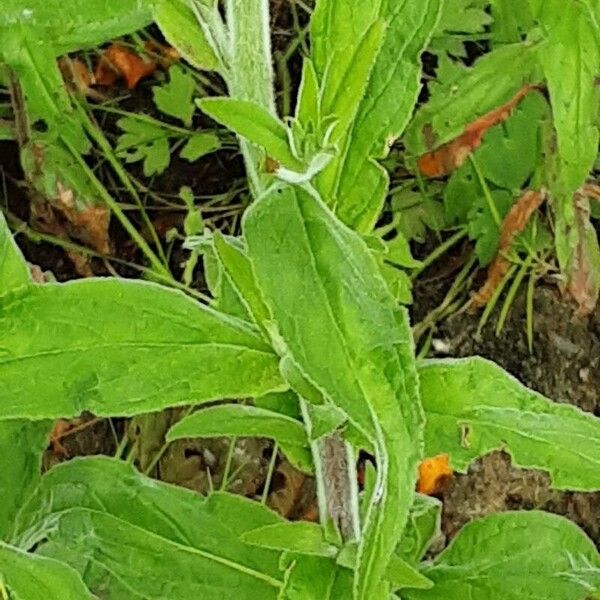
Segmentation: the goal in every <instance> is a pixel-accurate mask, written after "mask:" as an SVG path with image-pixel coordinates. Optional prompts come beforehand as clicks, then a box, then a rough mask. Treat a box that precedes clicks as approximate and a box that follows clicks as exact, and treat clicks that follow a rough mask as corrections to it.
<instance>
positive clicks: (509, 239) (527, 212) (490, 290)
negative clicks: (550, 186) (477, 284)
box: [471, 190, 546, 308]
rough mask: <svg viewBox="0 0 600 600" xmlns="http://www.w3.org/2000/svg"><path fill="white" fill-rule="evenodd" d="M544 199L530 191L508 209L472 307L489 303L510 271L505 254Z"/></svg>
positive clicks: (543, 194)
mask: <svg viewBox="0 0 600 600" xmlns="http://www.w3.org/2000/svg"><path fill="white" fill-rule="evenodd" d="M545 198H546V192H545V191H544V190H542V191H540V192H538V191H532V190H530V191H527V192H525V193H524V194H523V195H522V196H521V198H519V200H518V201H517V202H516V204H514V206H513V207H512V208H511V209H510V211H509V212H508V214H507V215H506V217H505V218H504V221H503V222H502V228H501V231H500V245H499V247H498V253H497V254H496V258H495V259H494V260H493V262H492V264H491V265H490V266H489V268H488V274H487V279H486V280H485V283H484V284H483V286H482V287H481V288H480V289H479V291H478V292H477V293H476V294H474V295H473V297H472V299H471V303H472V305H473V306H475V307H478V308H480V307H482V306H485V305H486V304H487V303H488V302H489V301H490V299H491V298H492V296H493V295H494V292H495V291H496V288H497V287H498V285H499V284H500V282H501V281H502V279H503V278H504V276H505V275H506V273H507V272H508V270H509V269H510V262H509V260H508V259H507V258H506V253H507V252H508V250H510V247H511V246H512V243H513V241H514V239H515V237H516V236H517V235H518V234H519V233H521V232H522V231H523V230H524V229H525V227H526V226H527V223H529V219H531V215H533V213H534V212H535V211H536V210H537V209H538V208H539V207H540V206H541V204H542V202H543V201H544V200H545Z"/></svg>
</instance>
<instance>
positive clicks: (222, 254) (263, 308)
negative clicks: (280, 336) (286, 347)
mask: <svg viewBox="0 0 600 600" xmlns="http://www.w3.org/2000/svg"><path fill="white" fill-rule="evenodd" d="M213 246H214V250H215V255H216V257H217V258H218V260H219V262H220V263H221V266H222V269H223V275H224V276H225V277H226V278H227V280H228V281H229V283H230V284H231V286H232V287H233V288H234V289H235V291H236V293H237V295H238V296H239V298H240V301H241V302H242V303H243V304H244V305H245V306H246V308H247V311H248V314H250V315H251V317H252V320H253V321H254V323H255V324H256V325H258V327H260V328H261V329H262V328H264V326H265V323H266V321H267V320H268V319H269V318H270V315H269V309H268V308H267V305H266V304H265V302H264V300H263V297H262V294H261V291H260V289H259V288H258V285H257V284H256V278H255V277H254V273H253V272H252V265H251V264H250V259H249V258H248V256H247V253H246V252H245V250H244V249H243V248H242V247H241V246H240V245H239V244H236V243H235V242H234V241H233V239H232V238H227V237H224V236H222V235H221V234H220V233H219V232H215V234H214V237H213Z"/></svg>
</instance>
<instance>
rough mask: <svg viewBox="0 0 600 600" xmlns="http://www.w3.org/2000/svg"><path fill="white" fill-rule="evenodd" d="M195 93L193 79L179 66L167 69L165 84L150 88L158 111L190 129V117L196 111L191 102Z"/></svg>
mask: <svg viewBox="0 0 600 600" xmlns="http://www.w3.org/2000/svg"><path fill="white" fill-rule="evenodd" d="M195 91H196V84H195V82H194V78H193V77H192V76H191V75H190V73H188V72H186V71H184V70H183V68H182V67H181V66H179V65H173V66H171V67H170V68H169V81H168V82H167V83H165V84H164V85H159V86H154V87H153V88H152V93H153V95H154V104H156V107H157V108H158V110H160V111H161V112H163V113H164V114H165V115H169V116H170V117H175V118H176V119H179V120H180V121H183V124H184V125H185V126H186V127H191V125H192V116H193V115H194V111H195V110H196V105H195V104H194V100H193V97H194V92H195Z"/></svg>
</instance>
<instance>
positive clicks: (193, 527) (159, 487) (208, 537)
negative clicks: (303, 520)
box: [18, 457, 283, 600]
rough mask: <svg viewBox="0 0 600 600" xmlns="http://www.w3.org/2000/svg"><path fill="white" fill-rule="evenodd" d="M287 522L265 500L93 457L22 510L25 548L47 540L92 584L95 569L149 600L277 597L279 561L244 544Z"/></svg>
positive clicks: (64, 471)
mask: <svg viewBox="0 0 600 600" xmlns="http://www.w3.org/2000/svg"><path fill="white" fill-rule="evenodd" d="M278 522H281V519H280V517H278V516H277V515H276V514H275V513H273V512H272V511H270V510H269V509H267V508H266V507H265V506H263V505H261V504H259V503H258V502H253V501H250V500H247V499H245V498H242V497H239V496H233V495H230V494H222V493H215V494H213V495H211V496H209V497H208V498H204V497H201V496H199V495H198V494H196V493H195V492H192V491H190V490H186V489H184V488H179V487H174V486H170V485H167V484H163V483H160V482H157V481H154V480H151V479H149V478H147V477H145V476H144V475H142V474H140V473H139V472H137V471H136V470H135V469H134V468H133V467H132V466H130V465H128V464H126V463H124V462H120V461H116V460H113V459H109V458H104V457H103V458H85V459H76V460H73V461H71V462H69V463H64V464H62V465H59V466H58V467H56V468H53V469H51V470H50V471H49V472H48V473H47V474H46V475H45V476H44V478H43V479H42V482H41V485H40V487H39V489H38V491H37V493H36V495H35V496H34V497H33V498H32V499H31V501H30V502H29V503H28V504H27V505H26V506H25V507H24V508H23V510H22V512H21V518H20V520H19V532H20V536H19V539H18V541H19V543H20V544H21V545H22V547H25V548H28V547H31V546H32V545H34V544H39V543H40V542H41V544H42V546H41V549H42V551H44V549H45V548H47V549H48V550H47V551H48V552H51V551H52V552H55V553H57V554H58V552H59V551H60V550H61V548H62V555H63V556H64V557H65V558H66V557H69V558H70V560H69V562H71V563H72V565H73V566H74V567H76V568H78V569H83V570H85V574H84V576H85V577H87V576H88V572H89V570H91V569H92V567H93V568H95V569H100V570H104V571H107V572H108V577H109V581H110V584H111V587H112V584H113V583H116V582H115V580H121V581H122V582H124V583H125V584H126V585H127V587H129V588H130V590H135V592H136V594H138V595H139V596H140V597H142V598H160V597H167V598H169V599H173V600H175V599H177V598H181V599H185V600H188V599H189V598H193V597H198V598H206V599H207V600H212V599H214V600H219V599H221V598H223V597H227V594H228V593H230V592H231V590H232V589H233V590H235V593H236V597H239V598H244V599H246V598H247V599H251V598H254V599H255V598H261V599H262V598H265V599H270V598H272V599H273V600H275V598H276V597H277V591H278V588H279V587H281V585H282V582H281V580H282V576H283V574H282V573H280V570H279V554H278V553H277V552H273V551H270V550H266V549H261V548H257V547H256V546H249V545H247V544H245V543H243V542H242V541H241V540H240V537H241V536H242V535H243V534H244V533H245V532H246V531H250V530H253V529H257V528H260V527H264V526H267V525H272V524H275V523H278ZM48 537H49V538H50V540H51V542H50V543H49V544H47V543H45V542H44V540H45V539H47V538H48ZM81 557H83V558H84V559H85V560H84V561H82V560H81ZM174 573H175V574H177V576H176V577H174V576H173V574H174ZM92 591H95V590H92ZM130 593H131V591H130ZM161 594H162V596H161ZM186 594H187V595H186ZM104 597H107V598H112V596H111V595H108V596H104Z"/></svg>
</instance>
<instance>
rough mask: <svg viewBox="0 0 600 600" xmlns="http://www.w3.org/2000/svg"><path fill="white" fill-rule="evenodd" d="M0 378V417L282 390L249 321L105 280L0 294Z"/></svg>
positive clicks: (148, 407) (107, 410) (134, 408)
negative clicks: (247, 322) (0, 382)
mask: <svg viewBox="0 0 600 600" xmlns="http://www.w3.org/2000/svg"><path fill="white" fill-rule="evenodd" d="M0 380H1V381H2V389H1V390H0V419H2V418H29V419H43V418H56V417H61V416H62V417H72V416H74V415H78V414H80V413H81V412H82V411H84V410H88V411H91V412H93V413H94V414H96V415H99V416H102V415H134V414H140V413H145V412H152V411H155V410H159V409H161V408H165V407H167V406H175V405H181V404H186V403H198V402H204V401H209V400H216V399H221V398H226V397H247V396H254V395H258V394H262V393H265V392H268V391H273V390H275V389H282V388H283V387H284V386H283V385H282V382H281V378H280V375H279V373H278V368H277V359H276V357H275V355H274V354H273V352H272V350H271V348H270V347H269V346H268V345H267V344H266V343H265V342H263V341H262V340H261V338H260V337H259V335H258V334H257V333H256V331H255V330H254V329H253V328H252V327H251V326H249V325H247V324H245V323H244V322H242V321H239V320H237V319H233V318H230V317H227V316H224V315H222V314H220V313H217V312H215V311H214V310H212V309H209V308H206V307H204V306H202V305H200V304H198V303H196V302H194V301H192V300H190V299H189V298H187V297H186V296H184V295H183V294H181V293H179V292H174V291H171V290H168V289H165V288H162V287H160V286H157V285H154V284H148V283H141V282H131V281H120V280H111V279H105V280H98V279H97V280H86V281H81V282H73V283H69V284H64V285H57V284H52V285H50V284H48V285H44V286H33V287H31V288H20V289H18V290H15V291H14V292H11V293H9V294H5V295H3V296H0Z"/></svg>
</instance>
